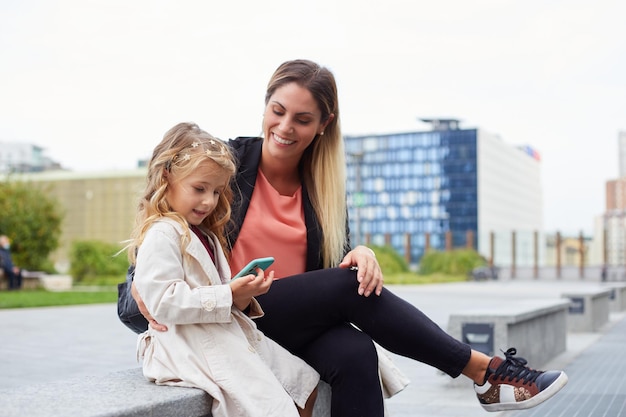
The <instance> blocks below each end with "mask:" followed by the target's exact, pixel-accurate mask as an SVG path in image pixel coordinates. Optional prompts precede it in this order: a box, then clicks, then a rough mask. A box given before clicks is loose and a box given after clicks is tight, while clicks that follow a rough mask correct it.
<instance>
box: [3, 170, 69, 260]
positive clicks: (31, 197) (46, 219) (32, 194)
mask: <svg viewBox="0 0 626 417" xmlns="http://www.w3.org/2000/svg"><path fill="white" fill-rule="evenodd" d="M62 221H63V214H62V209H61V205H60V203H59V202H58V201H57V200H56V199H54V198H52V197H51V196H50V194H49V193H48V192H46V190H45V189H44V188H43V187H41V186H40V185H38V184H34V183H30V182H28V183H27V182H22V181H13V180H11V179H10V178H6V179H5V181H2V182H0V233H1V234H5V235H7V236H8V237H9V239H11V253H12V255H13V260H14V262H15V263H16V264H17V265H19V266H20V267H22V268H24V269H27V270H33V271H40V270H44V271H49V270H51V269H52V266H51V263H50V261H49V259H48V256H49V255H50V253H51V252H52V251H53V250H55V249H56V248H57V247H58V246H59V238H60V236H61V222H62Z"/></svg>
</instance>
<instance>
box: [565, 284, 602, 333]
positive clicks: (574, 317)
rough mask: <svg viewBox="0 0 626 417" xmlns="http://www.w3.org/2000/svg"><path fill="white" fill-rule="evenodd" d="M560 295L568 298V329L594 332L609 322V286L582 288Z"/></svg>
mask: <svg viewBox="0 0 626 417" xmlns="http://www.w3.org/2000/svg"><path fill="white" fill-rule="evenodd" d="M561 295H562V297H563V298H568V299H569V300H570V307H569V316H568V320H567V323H568V328H569V330H570V331H572V332H596V331H598V330H600V328H601V327H602V326H604V325H605V324H606V323H608V322H609V308H610V307H609V299H610V296H611V290H610V289H609V288H602V287H594V288H584V289H578V290H571V291H568V292H565V293H562V294H561Z"/></svg>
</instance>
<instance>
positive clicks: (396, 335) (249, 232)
mask: <svg viewBox="0 0 626 417" xmlns="http://www.w3.org/2000/svg"><path fill="white" fill-rule="evenodd" d="M229 144H230V146H231V147H232V149H233V151H234V153H235V155H236V157H237V159H238V162H239V166H238V169H237V174H236V184H237V186H236V187H235V202H234V204H233V216H232V219H233V223H234V224H233V226H232V229H231V230H230V233H229V235H228V237H229V241H230V244H231V247H232V251H231V256H230V265H231V270H238V268H239V267H241V266H243V265H245V264H246V263H247V262H248V261H249V260H250V259H253V258H257V257H262V256H273V257H275V258H276V262H275V264H274V265H273V267H274V271H275V274H276V275H275V276H276V278H277V280H276V281H275V282H274V283H273V284H272V288H271V289H270V290H269V291H268V293H267V294H264V295H262V296H259V297H258V298H257V299H258V301H259V303H260V304H261V306H262V308H263V310H264V311H265V313H266V314H265V316H264V317H263V318H260V319H258V320H257V325H258V327H259V329H261V330H262V331H263V332H264V333H265V334H266V335H267V336H268V337H271V338H272V339H274V340H275V341H277V342H278V343H279V344H281V345H283V346H284V347H285V348H287V349H288V350H289V351H291V352H292V353H294V354H296V355H298V356H300V357H301V358H303V359H304V360H305V361H306V362H308V363H309V364H310V365H311V366H313V368H315V370H317V371H318V372H319V373H320V375H321V378H322V379H323V380H324V381H326V382H328V383H329V384H330V386H331V388H332V400H331V401H332V403H331V413H332V415H334V416H342V417H343V416H382V415H383V395H382V392H381V387H380V383H379V374H378V357H377V354H376V349H375V345H374V343H373V341H375V342H377V343H379V344H380V345H382V346H383V347H385V348H387V349H389V350H390V351H392V352H394V353H397V354H400V355H403V356H407V357H410V358H413V359H415V360H418V361H420V362H423V363H426V364H428V365H431V366H434V367H436V368H438V369H440V370H441V371H443V372H445V373H447V374H448V375H450V376H451V377H457V376H459V375H461V374H463V375H465V376H467V377H468V378H470V379H471V380H472V381H474V383H475V389H476V392H477V395H478V398H479V401H480V403H481V405H482V406H483V407H484V408H485V409H486V410H488V411H498V410H504V409H524V408H528V407H532V406H535V405H537V404H539V403H541V402H543V401H545V400H546V399H547V398H549V397H551V396H552V395H554V394H555V393H556V392H558V391H559V390H560V389H561V388H562V387H563V386H564V385H565V383H566V382H567V376H566V375H565V373H563V372H561V371H550V372H540V371H533V370H531V369H530V368H527V367H526V366H525V363H526V362H525V360H523V359H521V358H515V357H514V355H515V351H514V349H510V350H509V351H508V352H507V353H506V358H505V359H502V358H499V357H494V358H490V357H488V356H487V355H484V354H483V353H480V352H477V351H474V350H472V349H471V348H470V346H468V345H466V344H463V343H461V342H459V341H457V340H455V339H454V338H452V337H451V336H449V335H448V334H446V333H445V332H444V331H443V330H442V329H441V328H440V327H438V326H437V325H436V324H435V323H434V322H433V321H432V320H430V319H429V318H428V317H426V316H425V315H424V314H423V313H422V312H421V311H419V310H418V309H416V308H415V307H413V306H412V305H410V304H409V303H407V302H405V301H404V300H402V299H400V298H399V297H397V296H395V295H394V294H393V293H391V292H390V291H388V290H386V289H385V288H383V275H382V272H381V270H380V267H379V265H378V262H377V261H376V258H375V256H374V253H373V252H372V251H371V250H370V249H368V248H366V247H364V246H357V247H356V248H354V249H352V250H350V245H349V238H348V230H347V227H346V225H347V218H346V213H347V207H346V201H345V188H344V186H345V171H344V169H345V168H344V167H345V160H344V150H343V142H342V137H341V132H340V127H339V106H338V100H337V88H336V84H335V80H334V77H333V75H332V73H331V72H330V71H328V70H327V69H325V68H322V67H320V66H319V65H317V64H315V63H313V62H311V61H307V60H295V61H288V62H285V63H283V64H282V65H280V66H279V67H278V69H277V70H276V72H275V73H274V75H273V76H272V78H271V80H270V82H269V84H268V89H267V93H266V96H265V112H264V117H263V138H237V139H235V140H232V141H230V143H229ZM237 187H238V188H239V190H237ZM336 265H338V266H339V267H338V268H333V266H336ZM305 271H308V272H306V273H305ZM286 277H287V278H286ZM139 301H140V300H139ZM139 304H140V308H142V312H143V313H144V315H145V316H146V317H147V318H149V319H151V317H150V315H149V313H148V312H147V311H145V309H143V307H142V306H141V302H139ZM151 320H152V319H151ZM151 323H152V324H151V325H152V326H153V328H155V329H161V330H165V328H164V326H160V325H159V324H158V323H155V322H154V321H151Z"/></svg>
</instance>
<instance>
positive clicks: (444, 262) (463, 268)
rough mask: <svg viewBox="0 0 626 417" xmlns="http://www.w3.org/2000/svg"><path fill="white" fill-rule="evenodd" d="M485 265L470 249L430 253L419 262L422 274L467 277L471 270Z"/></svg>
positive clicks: (476, 253)
mask: <svg viewBox="0 0 626 417" xmlns="http://www.w3.org/2000/svg"><path fill="white" fill-rule="evenodd" d="M483 265H486V261H485V259H484V258H483V257H482V256H481V255H480V254H479V253H478V252H476V251H475V250H472V249H454V250H451V251H446V252H439V251H430V252H428V253H427V254H426V255H424V256H423V257H422V259H421V261H420V267H419V271H420V273H422V274H434V273H437V272H438V273H442V274H449V275H467V274H468V273H470V272H471V271H472V269H474V268H476V267H478V266H483Z"/></svg>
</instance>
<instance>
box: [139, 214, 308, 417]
mask: <svg viewBox="0 0 626 417" xmlns="http://www.w3.org/2000/svg"><path fill="white" fill-rule="evenodd" d="M182 233H183V229H182V227H181V226H180V225H179V224H178V223H176V222H174V221H173V220H170V219H164V220H161V221H157V222H156V223H155V224H154V225H152V226H151V228H150V230H149V231H148V232H147V234H146V236H145V239H144V241H143V243H142V245H141V247H140V248H139V251H138V254H137V264H136V270H135V285H136V287H137V290H138V291H139V294H140V296H141V297H142V299H143V301H144V302H145V304H146V307H147V308H148V311H150V313H151V314H152V315H153V316H154V318H155V319H156V320H157V321H158V322H160V323H163V324H165V325H167V327H168V331H166V332H157V331H154V330H152V329H149V330H148V331H146V332H145V333H143V334H141V335H140V336H139V339H138V343H137V355H138V358H140V357H143V373H144V375H145V377H146V378H148V379H149V380H151V381H154V382H155V383H157V384H162V385H175V386H183V387H196V388H201V389H203V390H205V391H206V392H207V393H208V394H209V395H211V396H212V397H213V398H214V401H213V409H212V413H213V415H214V416H216V417H219V416H230V417H232V416H250V417H257V416H258V417H261V416H281V417H283V416H286V417H288V416H294V417H297V416H298V412H297V409H296V407H295V405H294V402H295V403H296V404H298V405H299V406H300V407H302V406H304V403H305V402H306V400H307V398H308V397H309V395H310V393H311V392H312V391H313V390H314V388H315V387H316V386H317V383H318V382H319V374H318V373H317V372H316V371H315V370H314V369H313V368H311V367H310V366H309V365H307V364H306V363H305V362H304V361H303V360H301V359H300V358H298V357H296V356H294V355H292V354H291V353H289V352H288V351H287V350H285V349H284V348H282V347H281V346H280V345H278V344H277V343H275V342H274V341H273V340H270V339H268V338H267V337H265V336H264V334H263V333H262V332H261V331H259V330H258V329H257V327H256V324H255V323H254V321H252V320H251V319H250V318H249V317H248V316H246V315H245V314H244V313H242V312H241V311H239V310H238V309H237V308H235V307H234V306H233V305H232V301H233V300H232V292H231V289H230V286H229V285H228V282H229V281H230V277H231V272H230V268H229V266H228V263H227V260H226V257H225V256H224V253H223V252H222V250H221V249H220V246H219V243H218V242H217V239H216V238H215V236H212V235H211V236H209V240H210V241H211V243H212V246H213V248H215V250H214V253H215V258H216V261H215V264H214V263H213V261H212V260H211V257H210V256H209V254H208V252H207V251H206V249H205V248H204V246H203V245H202V242H201V241H200V239H198V237H197V236H196V235H195V234H194V233H193V232H192V233H191V242H190V244H189V246H188V247H187V249H186V252H187V254H188V255H189V256H188V257H183V256H182V252H181V245H180V237H181V234H182ZM262 314H263V312H262V310H261V307H260V305H259V304H258V302H256V300H253V304H252V308H251V312H250V315H251V316H253V317H254V316H260V315H262Z"/></svg>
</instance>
